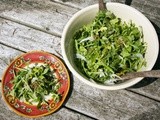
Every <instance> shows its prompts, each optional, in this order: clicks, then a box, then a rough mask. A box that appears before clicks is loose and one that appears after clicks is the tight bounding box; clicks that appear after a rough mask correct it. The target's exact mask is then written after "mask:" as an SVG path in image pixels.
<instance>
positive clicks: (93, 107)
mask: <svg viewBox="0 0 160 120" xmlns="http://www.w3.org/2000/svg"><path fill="white" fill-rule="evenodd" d="M0 28H1V36H0V40H1V42H3V44H4V45H2V44H0V54H2V55H3V56H4V57H3V59H1V61H0V70H1V72H2V71H4V68H6V67H7V65H8V64H9V62H10V61H11V60H12V59H13V58H14V57H16V56H17V55H18V54H21V53H23V52H21V51H19V50H22V51H24V52H27V51H29V50H31V49H33V48H34V47H36V46H33V48H30V47H29V46H32V44H34V43H35V42H36V43H37V45H38V47H39V48H43V50H45V51H48V52H50V53H53V54H54V50H52V49H51V48H50V47H47V46H45V43H46V44H47V41H50V39H51V38H50V37H53V36H52V35H49V34H46V33H43V32H41V31H36V30H34V29H32V28H28V27H26V26H23V25H19V24H17V23H14V22H11V21H7V20H3V19H0ZM15 28H17V30H16V31H17V32H16V31H15ZM28 29H29V30H28ZM13 33H14V35H13ZM32 33H34V34H35V35H32ZM22 36H23V37H22ZM29 36H33V37H32V39H24V38H28V37H29ZM57 42H58V41H57ZM23 44H26V45H23ZM5 45H7V46H8V47H7V46H5ZM16 45H17V46H16ZM53 45H54V46H55V47H56V46H58V45H59V44H58V45H56V44H53ZM15 46H16V48H15ZM44 46H45V47H44ZM54 46H53V47H54ZM11 47H12V48H11ZM59 47H60V46H59ZM57 48H58V47H57ZM7 60H8V61H7ZM6 61H7V62H6ZM1 66H2V67H1ZM0 74H2V73H0ZM72 82H73V85H72V87H73V89H72V92H71V93H70V98H69V99H68V101H66V104H65V106H66V107H67V108H69V109H72V110H74V111H78V112H79V113H82V114H87V115H89V116H91V117H92V118H96V119H102V120H103V119H104V120H105V119H109V118H113V119H126V120H127V119H130V118H132V117H134V116H135V115H137V114H142V113H144V112H145V111H149V110H150V109H152V108H155V109H159V108H158V107H157V106H158V105H159V103H158V102H155V101H154V100H150V99H148V98H145V97H143V96H141V95H137V94H134V93H132V92H128V91H126V90H120V91H104V90H99V89H96V88H92V87H90V86H88V85H86V84H84V83H82V82H81V81H79V80H78V79H77V78H76V77H73V79H72ZM124 106H125V107H124ZM130 108H132V109H130Z"/></svg>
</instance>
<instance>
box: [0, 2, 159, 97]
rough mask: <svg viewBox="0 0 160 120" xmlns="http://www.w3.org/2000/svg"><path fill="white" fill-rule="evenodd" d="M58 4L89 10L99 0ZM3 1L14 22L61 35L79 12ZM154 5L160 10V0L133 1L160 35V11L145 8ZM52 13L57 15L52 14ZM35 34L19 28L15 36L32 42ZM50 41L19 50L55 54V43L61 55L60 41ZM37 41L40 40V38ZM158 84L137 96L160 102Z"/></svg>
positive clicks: (5, 10)
mask: <svg viewBox="0 0 160 120" xmlns="http://www.w3.org/2000/svg"><path fill="white" fill-rule="evenodd" d="M56 1H57V2H60V1H61V3H63V4H64V5H65V4H70V3H72V4H74V5H75V6H78V5H79V6H81V7H85V5H89V4H93V3H94V2H95V1H91V0H90V1H86V0H85V1H84V3H83V1H79V0H77V1H76V0H75V1H70V0H66V1H64V2H62V0H56ZM0 2H1V4H0V6H1V7H0V8H1V11H2V12H1V14H3V15H6V16H8V17H12V18H13V19H16V20H19V21H24V22H26V23H28V24H33V26H38V27H39V28H42V29H44V30H46V28H47V30H48V29H50V30H49V31H50V32H54V31H58V30H57V29H59V32H60V34H61V31H62V29H63V27H62V26H64V25H65V23H66V22H67V21H68V19H69V18H70V16H71V15H72V14H73V13H75V12H76V11H77V9H75V8H70V7H68V6H64V5H61V4H59V3H54V2H50V1H48V0H47V1H46V2H45V3H44V4H43V5H42V3H43V1H42V0H39V1H37V0H32V2H31V1H29V2H27V1H22V2H21V3H19V2H15V1H13V0H12V1H5V2H2V1H0ZM30 2H31V3H30ZM120 2H121V1H120ZM36 3H37V4H36ZM79 3H80V4H79ZM151 3H153V5H155V7H157V8H158V9H159V0H158V1H157V0H152V1H151V2H150V1H149V0H143V1H138V0H133V1H132V2H131V5H132V6H133V7H136V8H137V9H139V10H140V11H142V12H145V14H146V15H147V17H148V18H149V19H150V20H152V21H153V22H154V23H155V26H157V27H156V28H157V32H159V30H160V29H159V27H160V20H159V19H158V18H157V16H159V15H152V14H154V13H157V14H158V11H157V12H154V11H153V12H152V11H145V9H147V8H146V6H145V5H151ZM41 5H42V6H41ZM153 5H151V7H152V8H153V7H154V6H153ZM47 6H49V8H46V7H47ZM52 6H53V7H52ZM55 6H57V7H55ZM59 6H60V7H59ZM147 7H148V6H147ZM44 8H46V9H44ZM55 8H56V9H55ZM153 9H154V8H153ZM31 10H32V12H31ZM56 10H58V11H59V13H57V12H56ZM52 12H53V14H52ZM54 14H60V15H58V16H56V18H55V16H54ZM66 14H67V15H66ZM48 16H50V17H48ZM64 16H68V19H65V20H64V21H63V22H62V21H61V19H63V18H64ZM52 17H54V18H53V19H52ZM45 18H47V19H45ZM37 19H38V20H37ZM55 19H56V20H55ZM58 20H59V22H61V23H62V24H63V25H62V26H57V27H59V28H57V27H54V25H57V24H56V22H57V21H58ZM37 21H39V22H37ZM42 22H43V24H42ZM48 26H49V27H48ZM7 29H8V28H7ZM15 29H16V28H15ZM28 29H29V28H28ZM13 31H14V30H12V31H11V32H13ZM16 31H17V33H16ZM28 31H29V30H28ZM34 31H35V30H32V31H31V32H30V34H29V35H28V36H27V37H25V38H24V37H22V36H21V31H19V30H18V29H17V30H15V35H16V34H19V36H21V40H22V41H23V40H26V39H32V38H30V36H32V35H33V34H36V32H35V33H34ZM159 33H160V32H159ZM10 34H11V33H10ZM42 34H43V33H42ZM36 36H38V34H36ZM39 36H41V35H39ZM46 36H48V35H46ZM5 37H6V36H5ZM46 38H47V37H44V35H43V37H42V38H41V37H40V39H43V40H44V39H46ZM7 39H11V37H10V38H9V37H8V38H7ZM12 39H13V38H12ZM15 39H16V38H15ZM50 39H52V40H49V42H43V43H37V45H35V44H32V45H31V43H29V42H28V43H26V45H25V44H22V45H19V46H17V47H19V49H21V50H24V51H26V47H28V46H29V45H31V46H30V47H29V48H30V49H28V50H34V49H42V50H44V48H45V47H48V51H49V52H51V51H53V48H52V47H53V44H55V45H54V48H55V51H56V50H59V53H60V38H58V37H55V36H52V37H50ZM21 40H20V41H21ZM16 41H18V40H16ZM36 41H39V38H38V39H37V40H36ZM54 41H55V42H54ZM3 42H4V43H5V44H10V45H12V46H14V45H15V43H14V42H12V43H10V42H9V43H6V42H7V41H3ZM52 42H54V43H53V44H52V45H51V44H50V43H52ZM40 44H44V46H41V45H40ZM57 44H58V46H57ZM53 53H56V52H53ZM156 84H158V83H157V82H155V83H153V84H150V85H149V86H148V87H142V88H140V89H134V91H137V93H140V94H143V95H147V96H149V97H153V98H156V99H157V100H159V99H160V94H154V95H153V94H152V89H153V88H154V90H155V91H157V93H158V92H159V91H160V90H159V87H158V86H157V85H156ZM155 86H157V87H155Z"/></svg>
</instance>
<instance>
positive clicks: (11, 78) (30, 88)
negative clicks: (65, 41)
mask: <svg viewBox="0 0 160 120" xmlns="http://www.w3.org/2000/svg"><path fill="white" fill-rule="evenodd" d="M69 87H70V78H69V74H68V71H67V69H66V67H65V66H64V64H63V63H62V62H61V60H60V59H59V58H58V57H56V56H54V55H51V54H49V53H47V52H42V51H33V52H28V53H26V54H23V55H21V56H19V57H18V58H16V59H15V60H14V61H13V62H12V63H11V64H10V65H9V67H8V68H7V70H6V71H5V73H4V76H3V78H2V96H3V98H4V100H5V102H6V103H7V105H8V106H9V107H10V108H11V109H12V110H13V111H14V112H16V113H17V114H19V115H22V116H25V117H30V118H35V117H40V116H44V115H48V114H51V113H53V112H55V111H56V110H57V109H58V108H60V106H61V105H62V104H63V102H64V100H65V99H66V96H67V94H68V91H69Z"/></svg>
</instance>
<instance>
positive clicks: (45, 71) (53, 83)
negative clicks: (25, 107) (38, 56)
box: [10, 64, 61, 108]
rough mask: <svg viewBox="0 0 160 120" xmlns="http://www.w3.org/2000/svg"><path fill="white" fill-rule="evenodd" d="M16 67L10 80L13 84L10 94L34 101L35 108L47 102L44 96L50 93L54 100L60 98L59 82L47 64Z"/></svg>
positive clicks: (29, 101) (57, 100)
mask: <svg viewBox="0 0 160 120" xmlns="http://www.w3.org/2000/svg"><path fill="white" fill-rule="evenodd" d="M17 69H18V71H17V72H15V71H14V72H15V76H14V79H13V80H12V81H11V83H12V84H13V86H12V90H11V91H10V94H11V95H12V96H14V97H15V98H18V99H20V100H21V101H23V102H28V103H29V104H33V103H34V102H36V103H37V108H40V107H41V106H42V104H44V103H46V104H48V102H47V100H46V99H45V97H46V96H49V95H50V94H51V96H52V99H53V100H55V101H54V102H59V101H60V100H61V94H59V93H58V90H59V88H60V86H61V83H60V82H59V80H58V79H57V78H56V76H55V74H54V70H51V68H50V66H49V65H46V64H45V65H38V64H35V66H33V67H29V66H27V67H26V68H17ZM55 96H56V97H55Z"/></svg>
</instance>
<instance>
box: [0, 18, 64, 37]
mask: <svg viewBox="0 0 160 120" xmlns="http://www.w3.org/2000/svg"><path fill="white" fill-rule="evenodd" d="M0 18H2V19H5V20H9V21H12V22H15V23H18V24H20V25H24V26H27V27H29V28H33V29H35V30H38V31H41V32H44V33H47V34H50V35H54V36H56V37H61V34H60V33H57V32H51V31H48V30H45V29H42V28H40V27H37V26H35V25H31V24H28V23H26V22H22V21H19V20H16V19H13V18H10V17H8V16H4V15H0Z"/></svg>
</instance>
